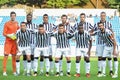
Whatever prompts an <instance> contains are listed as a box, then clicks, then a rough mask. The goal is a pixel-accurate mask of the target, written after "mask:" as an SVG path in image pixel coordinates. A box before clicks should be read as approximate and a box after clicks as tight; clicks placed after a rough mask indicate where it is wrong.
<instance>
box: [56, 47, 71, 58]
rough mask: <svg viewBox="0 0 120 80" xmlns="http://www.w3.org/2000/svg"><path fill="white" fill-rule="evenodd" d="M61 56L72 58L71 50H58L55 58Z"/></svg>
mask: <svg viewBox="0 0 120 80" xmlns="http://www.w3.org/2000/svg"><path fill="white" fill-rule="evenodd" d="M61 55H64V56H65V57H71V53H70V49H69V48H57V49H56V53H55V57H56V58H60V57H61Z"/></svg>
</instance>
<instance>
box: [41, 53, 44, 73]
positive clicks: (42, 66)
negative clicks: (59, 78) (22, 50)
mask: <svg viewBox="0 0 120 80" xmlns="http://www.w3.org/2000/svg"><path fill="white" fill-rule="evenodd" d="M43 69H44V55H43V54H41V55H40V75H42V74H43Z"/></svg>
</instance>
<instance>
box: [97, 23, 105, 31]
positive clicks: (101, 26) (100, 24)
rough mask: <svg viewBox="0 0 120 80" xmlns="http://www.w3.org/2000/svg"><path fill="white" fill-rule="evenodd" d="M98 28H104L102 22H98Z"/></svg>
mask: <svg viewBox="0 0 120 80" xmlns="http://www.w3.org/2000/svg"><path fill="white" fill-rule="evenodd" d="M98 28H99V29H100V30H101V31H103V30H104V24H103V23H102V22H99V23H98Z"/></svg>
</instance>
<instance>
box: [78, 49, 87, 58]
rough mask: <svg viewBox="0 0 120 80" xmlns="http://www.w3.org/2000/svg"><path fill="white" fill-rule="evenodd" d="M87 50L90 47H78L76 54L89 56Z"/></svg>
mask: <svg viewBox="0 0 120 80" xmlns="http://www.w3.org/2000/svg"><path fill="white" fill-rule="evenodd" d="M87 52H88V48H76V56H84V57H89V55H88V54H87Z"/></svg>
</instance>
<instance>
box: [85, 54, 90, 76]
mask: <svg viewBox="0 0 120 80" xmlns="http://www.w3.org/2000/svg"><path fill="white" fill-rule="evenodd" d="M84 61H85V70H86V77H88V78H89V77H90V58H89V57H88V56H85V57H84Z"/></svg>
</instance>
